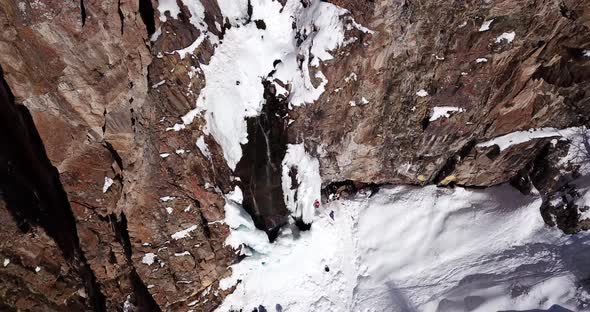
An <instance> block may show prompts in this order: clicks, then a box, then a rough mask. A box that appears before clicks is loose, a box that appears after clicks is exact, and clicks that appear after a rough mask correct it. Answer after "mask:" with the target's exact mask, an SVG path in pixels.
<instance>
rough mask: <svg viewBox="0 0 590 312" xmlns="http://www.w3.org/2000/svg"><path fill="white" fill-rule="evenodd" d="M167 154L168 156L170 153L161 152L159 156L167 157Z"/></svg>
mask: <svg viewBox="0 0 590 312" xmlns="http://www.w3.org/2000/svg"><path fill="white" fill-rule="evenodd" d="M168 156H170V153H162V154H160V157H162V158H168Z"/></svg>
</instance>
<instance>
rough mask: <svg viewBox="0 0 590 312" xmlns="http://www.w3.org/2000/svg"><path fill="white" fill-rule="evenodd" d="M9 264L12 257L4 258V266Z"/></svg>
mask: <svg viewBox="0 0 590 312" xmlns="http://www.w3.org/2000/svg"><path fill="white" fill-rule="evenodd" d="M9 264H10V259H8V258H4V263H2V265H3V266H4V267H7V266H8V265H9Z"/></svg>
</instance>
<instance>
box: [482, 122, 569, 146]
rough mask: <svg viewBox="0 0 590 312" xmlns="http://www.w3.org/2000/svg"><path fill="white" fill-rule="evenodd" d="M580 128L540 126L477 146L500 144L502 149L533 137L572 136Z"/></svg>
mask: <svg viewBox="0 0 590 312" xmlns="http://www.w3.org/2000/svg"><path fill="white" fill-rule="evenodd" d="M577 129H578V128H567V129H561V130H560V129H555V128H539V129H529V130H526V131H515V132H511V133H508V134H505V135H502V136H499V137H497V138H494V139H491V140H489V141H486V142H483V143H479V144H477V147H488V146H492V145H498V147H500V151H503V150H505V149H507V148H509V147H510V146H512V145H517V144H522V143H525V142H528V141H530V140H533V139H541V138H549V137H570V136H572V135H574V134H575V132H576V130H577Z"/></svg>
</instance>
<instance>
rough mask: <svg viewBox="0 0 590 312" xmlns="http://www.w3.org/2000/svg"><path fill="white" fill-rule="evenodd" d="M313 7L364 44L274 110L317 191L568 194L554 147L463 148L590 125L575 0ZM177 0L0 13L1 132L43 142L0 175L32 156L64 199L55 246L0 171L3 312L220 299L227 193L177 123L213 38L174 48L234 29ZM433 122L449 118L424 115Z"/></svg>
mask: <svg viewBox="0 0 590 312" xmlns="http://www.w3.org/2000/svg"><path fill="white" fill-rule="evenodd" d="M330 2H332V3H334V4H336V5H339V6H341V7H344V8H346V9H348V10H350V12H351V15H352V16H353V17H354V19H355V20H356V22H357V23H359V24H361V25H363V26H366V27H367V28H368V30H365V31H363V30H362V28H351V29H349V30H348V31H347V32H346V37H347V43H348V44H347V45H345V46H342V47H340V48H339V49H338V50H337V51H336V52H335V53H334V59H333V60H330V61H326V62H323V63H322V64H320V69H321V71H322V72H323V73H324V75H325V76H326V78H327V80H328V84H327V85H326V87H325V88H326V90H325V92H324V93H323V94H322V96H321V97H320V99H319V100H318V101H316V102H315V103H313V104H308V105H304V106H301V107H298V108H296V109H294V110H292V111H290V112H289V117H288V119H292V120H294V122H293V123H292V124H290V125H289V126H288V136H289V142H290V143H301V142H303V143H305V145H306V148H307V150H308V151H310V152H311V153H312V154H313V155H315V156H317V157H318V158H319V160H320V165H321V174H322V179H323V183H324V185H328V184H330V183H334V184H332V186H334V185H340V184H339V183H345V181H352V182H353V183H354V184H355V185H356V184H358V185H362V183H375V184H384V183H388V184H402V183H403V184H428V183H437V184H445V185H446V184H450V183H455V184H459V185H465V186H477V187H484V186H490V185H495V184H500V183H504V182H508V181H511V182H512V183H513V184H514V185H516V186H518V187H519V188H520V189H522V190H523V191H530V190H531V189H532V186H533V185H534V186H535V187H537V188H538V189H540V190H541V191H543V192H552V191H555V190H558V189H562V188H563V185H565V184H567V182H568V181H571V179H573V178H575V176H576V168H575V167H571V168H566V167H563V166H561V165H560V166H561V167H560V166H558V163H559V158H560V156H563V154H564V153H566V152H567V150H568V143H567V142H558V143H557V144H553V143H551V141H552V138H543V139H538V140H532V141H528V142H526V143H523V144H518V145H513V146H511V147H509V148H507V149H504V150H500V149H498V148H497V147H494V146H489V147H483V146H481V145H478V144H479V143H481V142H485V141H487V140H489V139H492V138H495V137H498V136H501V135H504V134H508V133H511V132H514V131H518V130H528V129H531V128H537V127H554V128H559V129H561V128H567V127H574V126H582V125H586V126H588V125H589V124H588V123H589V120H588V116H590V114H589V113H590V111H589V110H590V57H588V56H586V51H590V31H589V30H590V4H589V3H588V2H587V1H583V0H577V1H576V0H567V1H554V0H539V1H524V0H523V1H510V0H498V1H463V2H456V1H450V0H449V1H422V2H419V1H409V0H395V1H390V0H373V1H354V0H333V1H330ZM176 3H177V5H178V7H179V12H175V13H174V14H172V13H171V12H170V11H168V12H163V11H160V10H158V1H155V0H154V1H149V0H129V1H120V0H117V1H115V0H108V1H91V0H81V1H79V2H77V1H73V2H64V3H62V2H56V1H49V0H47V1H11V0H0V23H1V24H2V26H3V27H2V29H1V30H0V66H1V67H2V69H3V71H4V74H3V77H4V79H5V80H6V82H7V87H8V88H9V89H10V91H11V93H12V94H13V95H14V99H12V98H11V97H10V96H7V97H5V100H4V102H3V103H2V105H3V106H2V112H1V113H2V116H3V117H4V116H9V115H5V113H6V112H8V111H9V109H14V107H19V108H18V110H20V111H22V112H23V113H22V114H24V115H23V116H29V115H28V114H30V122H27V123H22V124H21V125H20V127H21V128H19V129H20V130H19V131H20V132H18V133H21V134H20V135H23V133H38V136H39V138H40V141H41V142H42V143H41V142H37V143H35V144H36V145H34V146H35V148H36V149H37V151H36V152H28V153H27V152H22V153H20V154H15V155H16V156H14V155H13V156H11V157H13V158H10V157H8V156H6V155H8V153H7V152H6V151H2V156H3V158H2V159H1V160H2V161H3V164H2V165H3V166H4V167H2V168H11V167H10V159H16V158H19V157H24V156H23V155H26V157H29V158H30V162H29V163H35V162H39V163H43V159H46V162H44V165H43V166H44V167H43V168H44V169H43V170H36V171H33V173H32V175H30V176H29V178H27V179H29V180H31V179H33V178H31V176H33V177H34V176H36V175H41V176H42V175H43V174H41V173H40V172H45V173H44V175H45V176H46V177H49V176H50V175H49V173H51V172H53V171H55V172H57V173H59V179H58V180H57V181H53V182H52V183H53V184H52V185H53V187H54V189H56V190H62V192H65V193H64V194H65V195H64V196H67V203H65V204H63V203H62V204H61V205H59V207H60V208H59V209H61V210H59V211H61V213H62V215H63V216H64V217H63V218H64V220H66V219H67V218H71V219H70V221H67V220H66V221H67V222H70V223H69V224H70V225H71V226H69V227H65V228H64V229H63V231H62V232H56V231H53V230H52V228H51V226H56V225H57V224H59V223H56V222H57V221H56V220H55V219H48V217H47V216H46V215H44V214H43V213H45V214H47V212H43V211H44V209H45V211H46V209H47V208H43V205H36V206H33V207H35V208H34V209H33V210H32V212H28V216H39V217H38V218H37V219H35V218H30V217H29V218H23V217H22V216H21V217H19V215H18V214H19V213H21V215H22V211H21V210H22V209H25V208H23V207H27V206H26V205H16V204H15V203H14V202H11V201H10V200H8V198H9V196H7V192H12V193H14V192H15V191H14V190H12V191H11V189H10V188H8V187H7V186H6V185H10V183H9V182H10V181H13V179H14V172H12V173H11V171H10V170H9V169H6V170H4V169H3V170H4V171H3V172H2V174H3V176H2V179H3V181H5V183H4V185H5V186H4V187H3V189H2V192H3V193H2V196H1V199H2V201H0V202H2V205H0V220H2V224H6V227H4V228H3V229H2V230H1V231H0V240H1V243H0V261H2V258H5V259H8V261H9V264H8V265H5V266H4V267H0V277H2V280H3V281H7V282H3V283H0V308H2V309H6V310H15V309H24V310H26V309H29V310H34V311H60V310H63V309H68V310H71V311H83V310H89V309H93V310H95V311H118V310H124V309H126V311H132V310H137V311H158V310H164V311H169V310H170V311H177V310H182V311H186V310H188V309H192V310H194V311H212V310H213V309H214V308H215V307H216V306H217V305H218V304H219V303H220V302H221V300H222V299H223V297H224V296H225V295H226V294H227V292H228V291H231V289H230V290H225V291H223V290H220V289H218V282H219V280H220V279H222V278H223V277H225V276H228V275H229V274H231V270H230V269H229V265H230V264H232V263H234V262H235V261H237V260H238V259H237V256H236V254H235V253H234V252H233V251H232V250H230V249H229V248H227V247H225V246H224V241H225V239H226V237H227V236H228V234H229V229H228V228H227V226H226V225H224V224H223V223H222V222H219V221H221V220H222V219H223V218H224V211H223V207H224V202H225V201H224V196H223V194H226V193H227V192H229V191H230V190H231V189H232V187H233V186H234V185H235V184H237V182H238V181H236V179H234V177H233V176H232V175H233V173H232V172H231V170H230V168H229V167H228V165H227V164H226V162H225V159H224V156H223V151H222V150H221V147H220V146H219V145H218V144H217V143H216V142H215V140H214V139H213V137H212V136H210V135H207V134H205V133H204V132H203V130H202V126H203V124H204V122H205V121H204V119H203V118H196V119H195V121H194V122H193V123H191V124H188V125H184V124H182V123H179V120H180V117H181V116H183V115H184V114H186V113H187V112H188V111H189V110H191V109H193V108H194V104H195V102H196V100H197V97H198V95H199V93H200V91H201V89H202V88H203V87H204V86H205V84H206V81H205V79H204V77H203V76H202V72H201V71H200V66H201V64H208V62H209V60H210V59H211V56H212V55H213V54H214V53H215V47H216V44H218V42H214V41H212V40H211V39H210V37H208V38H206V39H205V40H204V41H203V42H202V43H201V44H200V45H199V47H198V48H196V49H194V50H193V53H192V55H190V56H189V57H186V54H182V53H179V52H178V50H181V49H184V48H187V47H189V46H191V45H192V44H193V43H194V42H195V40H196V39H197V38H199V36H202V35H203V34H202V32H203V31H204V29H207V31H209V32H210V33H211V34H213V35H214V36H215V37H217V38H219V39H220V40H223V35H224V32H225V31H226V29H228V28H229V27H231V25H229V23H228V22H227V19H225V18H224V17H223V16H222V14H221V10H220V8H219V5H218V3H217V1H213V0H202V1H201V3H202V5H203V9H204V12H203V16H204V18H203V21H204V23H205V24H206V25H202V26H203V28H198V27H196V26H195V25H194V24H193V23H191V17H192V15H191V10H190V8H188V7H186V6H185V5H183V3H182V1H176ZM281 3H284V1H281ZM304 3H307V1H304ZM176 13H177V14H176ZM173 15H174V16H173ZM490 21H491V22H490ZM248 22H254V21H248ZM486 24H489V25H488V26H487V27H486V26H485V25H486ZM488 28H489V29H488ZM480 30H481V31H480ZM512 36H513V37H512ZM588 53H590V52H588ZM8 88H7V89H8ZM7 94H8V92H7ZM11 105H12V106H11ZM10 107H12V108H10ZM444 107H454V108H456V109H455V111H444V112H443V114H442V115H445V114H446V113H448V116H439V117H440V118H434V117H435V116H433V114H434V113H435V112H437V111H440V108H444ZM437 108H438V109H437ZM24 112H27V113H26V114H25V113H24ZM283 113H284V112H281V114H283ZM19 114H20V113H19ZM281 117H282V115H281ZM180 128H182V129H180ZM176 130H182V131H176ZM3 131H4V132H3V133H10V132H7V131H8V130H7V129H3ZM280 135H281V136H282V135H284V133H283V132H280ZM3 139H4V140H5V141H3V144H4V145H5V146H11V144H17V143H15V142H14V140H13V139H14V138H12V141H11V137H10V136H7V137H6V138H3ZM282 140H283V139H282V138H281V142H282ZM195 142H197V144H195ZM22 144H24V143H22ZM8 150H11V149H8ZM15 150H16V149H15ZM39 150H42V152H39ZM251 150H252V151H256V148H253V149H252V148H251ZM9 156H10V155H9ZM266 165H268V164H266ZM240 167H241V168H247V167H248V166H247V164H241V165H240ZM21 168H26V166H25V165H21ZM19 170H24V169H19ZM48 172H49V173H48ZM17 173H19V174H20V171H17ZM249 174H250V173H248V172H246V173H244V175H245V176H248V175H249ZM17 175H18V174H17ZM6 181H8V182H6ZM274 182H276V181H274ZM274 182H273V183H272V184H273V185H275V186H276V183H274ZM42 188H43V186H39V185H36V186H35V185H34V186H28V188H27V190H28V191H29V192H30V194H36V190H37V191H38V190H39V189H42ZM259 194H260V193H259ZM54 195H55V194H54ZM62 195H63V194H62ZM260 195H264V194H260ZM35 196H38V195H35ZM253 196H257V195H256V194H254V195H253ZM36 198H37V200H38V201H39V200H40V201H41V204H43V197H42V196H38V197H36ZM271 202H272V201H271ZM52 209H53V208H52ZM56 209H57V208H56ZM283 210H284V209H283ZM549 210H551V209H549ZM19 211H21V212H19ZM50 211H53V210H50ZM284 213H286V211H284ZM262 217H264V216H262ZM280 217H281V216H278V217H277V218H275V217H274V216H273V218H275V219H277V220H279V219H280ZM564 218H565V219H568V220H569V219H571V218H569V217H564ZM275 219H269V220H266V221H265V222H266V225H265V226H266V227H268V228H273V227H274V226H275V225H276V224H275V223H280V222H281V220H279V221H275ZM66 221H64V222H65V223H67V222H66ZM52 222H53V223H52ZM568 222H569V221H568ZM65 246H69V247H65ZM37 267H39V268H40V270H39V271H38V272H36V268H37Z"/></svg>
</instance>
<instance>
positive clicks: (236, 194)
mask: <svg viewBox="0 0 590 312" xmlns="http://www.w3.org/2000/svg"><path fill="white" fill-rule="evenodd" d="M243 199H244V195H243V193H242V190H241V189H240V188H239V187H237V186H236V187H235V188H234V190H233V191H232V192H230V193H228V194H227V195H226V197H225V206H224V210H225V223H226V224H227V225H228V226H229V227H230V229H231V233H230V235H229V236H228V237H227V239H226V240H225V244H226V245H228V246H231V247H233V248H234V249H236V250H239V252H240V254H242V255H248V256H251V255H253V254H255V253H256V254H265V253H268V252H269V249H270V243H269V241H268V236H267V235H266V233H264V232H263V231H260V230H258V229H257V228H256V226H255V225H254V220H252V217H251V216H250V214H249V213H248V212H246V210H244V208H243V207H242V201H243ZM230 286H231V285H229V284H226V286H221V287H222V288H223V289H226V288H225V287H230Z"/></svg>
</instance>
